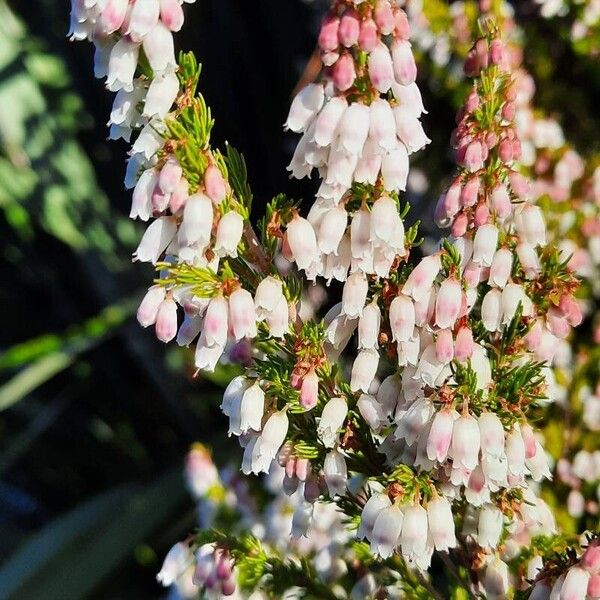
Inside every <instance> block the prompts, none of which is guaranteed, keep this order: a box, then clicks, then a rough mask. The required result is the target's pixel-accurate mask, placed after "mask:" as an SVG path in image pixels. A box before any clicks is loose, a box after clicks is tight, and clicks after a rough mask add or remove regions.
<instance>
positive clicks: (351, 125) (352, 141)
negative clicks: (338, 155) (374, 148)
mask: <svg viewBox="0 0 600 600" xmlns="http://www.w3.org/2000/svg"><path fill="white" fill-rule="evenodd" d="M369 114H370V110H369V107H368V106H366V105H365V104H362V103H360V102H352V104H350V105H349V106H348V108H346V110H345V111H344V113H343V115H342V117H341V119H340V121H339V124H338V127H337V148H338V149H340V150H343V151H344V152H346V153H348V154H351V155H358V154H359V153H360V151H361V150H362V148H363V146H364V144H365V141H366V140H367V135H368V134H369Z"/></svg>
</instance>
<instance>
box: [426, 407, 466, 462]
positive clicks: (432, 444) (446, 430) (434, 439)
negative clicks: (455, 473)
mask: <svg viewBox="0 0 600 600" xmlns="http://www.w3.org/2000/svg"><path fill="white" fill-rule="evenodd" d="M458 417H459V415H458V413H457V412H456V411H455V410H453V409H451V410H450V409H442V410H440V411H439V412H437V413H436V415H435V417H434V418H433V422H432V424H431V429H430V430H429V437H428V438H427V457H428V458H429V460H437V461H438V462H440V463H442V462H444V461H445V460H446V458H447V456H448V450H449V449H450V442H451V441H452V429H453V427H454V421H456V419H458Z"/></svg>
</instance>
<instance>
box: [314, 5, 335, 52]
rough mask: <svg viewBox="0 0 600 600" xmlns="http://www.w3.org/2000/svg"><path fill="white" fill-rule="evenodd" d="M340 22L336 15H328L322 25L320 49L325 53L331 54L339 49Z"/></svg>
mask: <svg viewBox="0 0 600 600" xmlns="http://www.w3.org/2000/svg"><path fill="white" fill-rule="evenodd" d="M339 27H340V20H339V18H338V17H337V16H336V15H334V14H328V15H327V16H326V17H325V18H324V19H323V23H322V25H321V31H320V32H319V42H318V43H319V48H321V50H323V52H331V51H333V50H335V49H336V48H337V47H338V31H339Z"/></svg>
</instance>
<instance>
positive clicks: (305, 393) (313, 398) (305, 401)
mask: <svg viewBox="0 0 600 600" xmlns="http://www.w3.org/2000/svg"><path fill="white" fill-rule="evenodd" d="M318 399H319V377H318V375H317V374H316V373H315V371H314V369H311V370H310V371H309V372H308V373H307V374H306V375H305V376H304V377H303V378H302V386H301V387H300V406H302V407H303V408H305V409H306V410H311V409H313V408H314V407H315V406H316V405H317V401H318Z"/></svg>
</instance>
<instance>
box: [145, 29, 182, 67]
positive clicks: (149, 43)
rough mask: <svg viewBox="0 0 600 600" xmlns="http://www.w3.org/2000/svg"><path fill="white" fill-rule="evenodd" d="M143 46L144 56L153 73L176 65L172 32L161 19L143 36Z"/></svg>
mask: <svg viewBox="0 0 600 600" xmlns="http://www.w3.org/2000/svg"><path fill="white" fill-rule="evenodd" d="M143 46H144V53H145V54H146V58H147V59H148V62H149V63H150V67H151V68H152V70H153V71H154V72H155V73H157V72H161V71H164V70H165V69H168V68H176V67H177V61H176V59H175V48H174V45H173V34H172V33H171V32H170V31H169V30H168V29H167V27H166V26H165V25H164V24H163V23H162V22H161V21H159V22H158V23H157V24H156V25H155V26H154V27H153V29H152V31H151V32H150V33H149V34H148V35H146V36H145V37H144V41H143Z"/></svg>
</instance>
